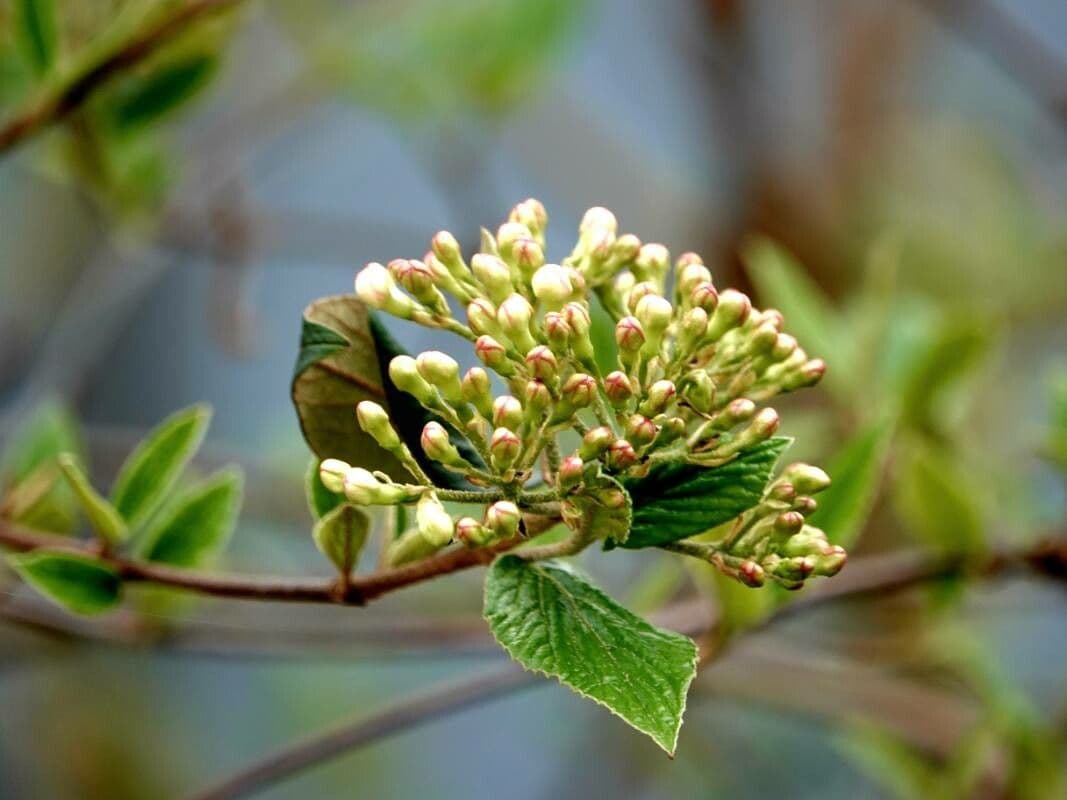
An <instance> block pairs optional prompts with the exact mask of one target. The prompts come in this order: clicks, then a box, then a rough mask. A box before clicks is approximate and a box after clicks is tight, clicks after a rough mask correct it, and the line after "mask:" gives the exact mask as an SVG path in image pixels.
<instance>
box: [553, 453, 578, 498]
mask: <svg viewBox="0 0 1067 800" xmlns="http://www.w3.org/2000/svg"><path fill="white" fill-rule="evenodd" d="M584 468H585V462H584V461H582V459H581V458H580V457H579V456H567V457H566V458H565V459H563V461H561V462H560V465H559V472H557V473H556V483H557V484H558V485H559V488H560V489H563V490H566V489H573V488H574V487H575V486H577V485H578V484H579V483H581V482H582V476H583V469H584Z"/></svg>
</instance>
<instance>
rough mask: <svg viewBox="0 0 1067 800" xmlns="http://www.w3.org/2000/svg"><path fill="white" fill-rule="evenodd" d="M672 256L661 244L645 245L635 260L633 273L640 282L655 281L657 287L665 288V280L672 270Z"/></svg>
mask: <svg viewBox="0 0 1067 800" xmlns="http://www.w3.org/2000/svg"><path fill="white" fill-rule="evenodd" d="M670 264H671V254H670V252H668V250H667V248H666V247H664V246H663V245H661V244H654V243H649V244H644V245H641V250H640V251H639V252H638V253H637V258H636V259H634V265H633V271H634V275H636V276H637V279H638V280H642V281H654V282H655V284H656V285H657V286H663V279H664V278H665V277H666V276H667V270H668V269H669V268H670Z"/></svg>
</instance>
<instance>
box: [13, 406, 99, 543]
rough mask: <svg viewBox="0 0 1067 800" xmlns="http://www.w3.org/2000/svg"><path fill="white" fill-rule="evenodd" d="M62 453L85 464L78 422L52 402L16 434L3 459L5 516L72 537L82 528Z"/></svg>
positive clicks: (30, 525) (32, 526)
mask: <svg viewBox="0 0 1067 800" xmlns="http://www.w3.org/2000/svg"><path fill="white" fill-rule="evenodd" d="M60 453H73V454H74V455H75V458H76V459H77V460H78V461H79V462H81V461H84V446H83V444H82V441H81V436H80V434H79V432H78V427H77V423H76V422H75V421H74V419H73V418H72V417H71V416H70V414H69V413H68V412H67V411H66V409H65V408H63V406H61V405H60V404H58V403H55V402H47V403H44V404H42V405H41V406H40V407H38V408H37V409H36V410H35V411H34V413H33V415H32V416H31V417H30V418H29V419H28V420H27V421H26V423H25V424H24V425H22V426H21V427H20V428H19V429H18V430H17V431H16V433H15V436H14V438H13V439H12V440H11V442H10V443H9V444H8V446H7V447H6V448H5V450H4V453H3V456H2V457H0V483H2V484H3V486H4V494H3V497H2V499H0V514H3V515H5V516H7V517H9V518H10V519H13V520H15V521H17V522H20V523H22V524H23V525H26V526H28V527H31V528H37V529H38V530H44V531H51V532H53V533H71V532H72V531H73V530H74V526H75V525H76V524H77V513H76V504H75V501H74V496H73V495H72V494H71V490H70V487H68V486H67V484H66V483H65V482H64V481H61V480H58V478H59V465H58V463H57V461H56V458H57V456H58V455H59V454H60Z"/></svg>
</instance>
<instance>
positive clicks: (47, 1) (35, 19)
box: [14, 0, 59, 75]
mask: <svg viewBox="0 0 1067 800" xmlns="http://www.w3.org/2000/svg"><path fill="white" fill-rule="evenodd" d="M14 11H15V20H14V22H15V26H14V31H15V36H16V42H17V43H18V46H19V49H20V50H22V52H23V55H24V56H25V58H26V60H27V61H29V63H30V66H32V67H33V71H34V72H35V73H36V74H37V75H44V74H45V73H47V72H49V71H50V70H51V69H52V67H53V66H54V65H55V62H56V54H57V52H58V50H59V29H58V26H57V25H56V8H55V0H15V8H14Z"/></svg>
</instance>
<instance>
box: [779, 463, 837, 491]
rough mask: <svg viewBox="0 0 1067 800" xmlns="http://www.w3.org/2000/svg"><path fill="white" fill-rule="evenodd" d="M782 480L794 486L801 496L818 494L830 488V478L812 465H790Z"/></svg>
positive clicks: (783, 471) (782, 475)
mask: <svg viewBox="0 0 1067 800" xmlns="http://www.w3.org/2000/svg"><path fill="white" fill-rule="evenodd" d="M780 479H781V480H785V481H788V482H789V483H791V484H793V486H794V487H795V488H796V490H797V492H799V493H800V494H818V493H819V492H821V491H824V490H825V489H827V488H829V486H830V476H829V475H827V474H826V473H825V472H823V471H822V470H821V469H819V468H818V467H814V466H812V465H811V464H802V463H797V464H790V465H789V466H788V467H786V468H785V469H783V470H782V474H781V478H780Z"/></svg>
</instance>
